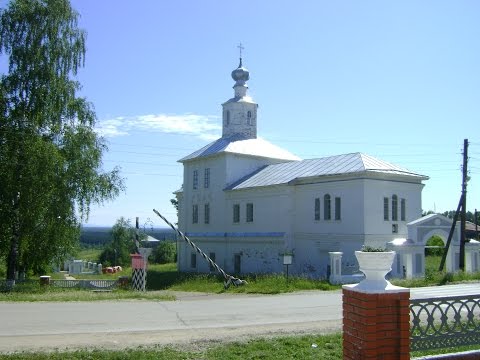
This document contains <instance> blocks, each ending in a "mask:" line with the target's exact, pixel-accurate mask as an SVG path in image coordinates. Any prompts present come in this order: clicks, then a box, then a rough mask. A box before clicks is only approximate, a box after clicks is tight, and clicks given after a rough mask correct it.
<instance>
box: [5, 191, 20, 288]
mask: <svg viewBox="0 0 480 360" xmlns="http://www.w3.org/2000/svg"><path fill="white" fill-rule="evenodd" d="M13 213H14V220H13V229H12V230H13V231H12V239H11V241H10V251H9V253H8V257H7V280H15V273H16V272H17V264H18V258H19V254H18V252H19V248H20V193H18V194H17V196H16V199H15V200H14V201H13Z"/></svg>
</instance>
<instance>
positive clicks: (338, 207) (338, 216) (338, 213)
mask: <svg viewBox="0 0 480 360" xmlns="http://www.w3.org/2000/svg"><path fill="white" fill-rule="evenodd" d="M335 220H337V221H339V220H342V198H341V197H340V196H335Z"/></svg>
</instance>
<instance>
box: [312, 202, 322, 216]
mask: <svg viewBox="0 0 480 360" xmlns="http://www.w3.org/2000/svg"><path fill="white" fill-rule="evenodd" d="M320 205H321V203H320V198H315V205H314V210H313V211H314V212H313V214H314V215H313V218H314V219H315V221H319V220H320Z"/></svg>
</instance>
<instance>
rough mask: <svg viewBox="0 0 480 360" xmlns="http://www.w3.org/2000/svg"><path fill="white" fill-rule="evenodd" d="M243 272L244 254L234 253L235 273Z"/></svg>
mask: <svg viewBox="0 0 480 360" xmlns="http://www.w3.org/2000/svg"><path fill="white" fill-rule="evenodd" d="M241 272H242V254H240V253H237V254H233V273H234V274H240V273H241Z"/></svg>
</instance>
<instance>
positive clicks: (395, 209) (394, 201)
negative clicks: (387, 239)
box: [392, 194, 398, 221]
mask: <svg viewBox="0 0 480 360" xmlns="http://www.w3.org/2000/svg"><path fill="white" fill-rule="evenodd" d="M392 221H398V196H397V195H396V194H393V195H392Z"/></svg>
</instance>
